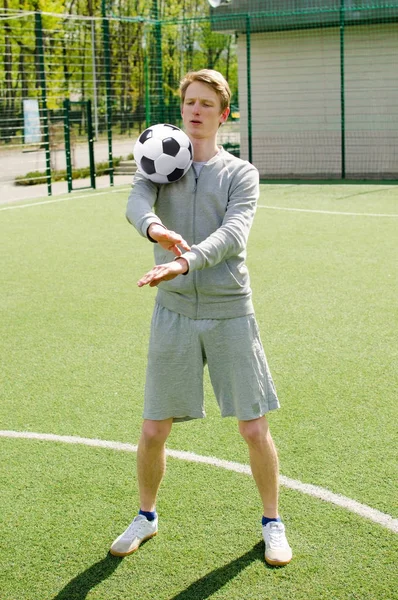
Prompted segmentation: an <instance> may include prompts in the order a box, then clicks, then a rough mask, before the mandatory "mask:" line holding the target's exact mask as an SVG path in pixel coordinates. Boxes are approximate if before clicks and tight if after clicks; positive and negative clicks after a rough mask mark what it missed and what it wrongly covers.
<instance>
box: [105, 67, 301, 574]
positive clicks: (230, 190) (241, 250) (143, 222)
mask: <svg viewBox="0 0 398 600" xmlns="http://www.w3.org/2000/svg"><path fill="white" fill-rule="evenodd" d="M180 91H181V100H182V104H181V113H182V118H183V123H184V128H185V131H186V133H187V134H188V136H189V137H190V139H191V142H192V145H193V150H194V163H193V165H192V167H191V169H190V170H189V171H188V172H187V174H186V175H185V176H184V177H183V178H182V179H180V180H179V181H178V182H176V183H171V184H166V185H157V184H154V183H152V182H150V181H149V180H148V179H145V178H144V177H143V176H142V175H141V174H140V173H138V174H137V175H136V177H135V180H134V186H133V188H132V191H131V193H130V197H129V200H128V205H127V219H128V220H129V222H130V223H132V224H133V225H134V226H135V227H136V229H137V230H138V232H139V233H140V234H141V235H142V236H144V237H147V238H148V239H149V240H151V241H152V242H154V243H155V244H156V246H154V251H155V262H156V266H154V267H153V269H151V270H150V271H149V272H148V273H146V275H144V276H143V277H142V278H141V279H140V280H139V281H138V286H140V287H142V286H145V285H149V286H151V287H153V286H158V291H157V296H156V303H155V310H154V314H153V318H152V326H151V336H150V342H149V355H148V368H147V379H146V386H145V401H144V415H143V416H144V422H143V426H142V434H141V438H140V441H139V445H138V453H137V473H138V486H139V495H140V511H139V514H138V515H137V516H136V517H135V519H134V520H133V522H132V523H131V524H130V525H129V527H128V528H127V529H126V531H124V532H123V533H122V534H121V535H120V536H119V537H118V538H117V539H116V540H115V541H114V542H113V544H112V547H111V550H110V551H111V553H112V554H113V555H116V556H126V555H127V554H131V553H132V552H134V551H135V550H137V548H138V547H139V545H140V543H141V542H142V541H144V540H146V539H148V538H150V537H152V536H154V535H156V533H157V529H158V517H157V513H156V497H157V492H158V489H159V486H160V483H161V480H162V477H163V475H164V472H165V467H166V464H165V442H166V439H167V437H168V435H169V433H170V431H171V427H172V424H173V422H177V421H186V420H189V419H196V418H202V417H204V416H205V413H204V407H203V369H204V365H205V364H207V365H208V369H209V374H210V378H211V382H212V385H213V389H214V393H215V396H216V398H217V401H218V404H219V407H220V411H221V415H222V416H223V417H227V416H234V417H236V418H237V420H238V425H239V431H240V433H241V435H242V436H243V438H244V440H245V441H246V442H247V444H248V449H249V458H250V465H251V469H252V473H253V477H254V480H255V483H256V485H257V488H258V491H259V494H260V497H261V500H262V504H263V519H262V525H263V536H264V541H265V560H266V561H267V563H269V564H271V565H285V564H287V563H289V562H290V560H291V558H292V551H291V549H290V546H289V544H288V542H287V540H286V537H285V529H284V525H283V523H282V522H281V520H280V518H279V513H278V457H277V453H276V449H275V446H274V443H273V441H272V438H271V434H270V431H269V427H268V423H267V420H266V417H265V414H266V413H267V412H268V411H270V410H273V409H276V408H278V406H279V403H278V398H277V396H276V391H275V387H274V384H273V381H272V378H271V374H270V372H269V369H268V365H267V361H266V357H265V355H264V351H263V348H262V345H261V341H260V337H259V333H258V328H257V324H256V320H255V317H254V309H253V304H252V299H251V289H250V283H249V275H248V271H247V267H246V265H245V258H246V245H247V239H248V235H249V231H250V228H251V225H252V221H253V217H254V213H255V209H256V202H257V199H258V195H259V177H258V172H257V169H256V168H255V167H254V166H253V165H251V164H250V163H248V162H246V161H243V160H240V159H238V158H236V157H234V156H232V155H231V154H229V153H228V152H226V151H225V150H224V149H222V148H219V147H218V146H217V131H218V128H219V126H220V125H222V123H224V122H225V121H226V120H227V118H228V115H229V111H230V109H229V103H230V90H229V86H228V84H227V82H226V81H225V79H224V78H223V76H222V75H221V74H220V73H218V72H217V71H212V70H208V69H204V70H201V71H197V72H191V73H188V74H187V75H186V76H185V78H184V79H183V80H182V82H181V88H180ZM176 232H177V233H176Z"/></svg>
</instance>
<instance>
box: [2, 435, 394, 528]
mask: <svg viewBox="0 0 398 600" xmlns="http://www.w3.org/2000/svg"><path fill="white" fill-rule="evenodd" d="M0 437H4V438H23V439H31V440H42V441H48V442H62V443H64V444H81V445H83V446H93V447H94V448H107V449H109V450H118V451H121V452H137V446H136V445H134V444H127V443H122V442H112V441H108V440H98V439H91V438H82V437H77V436H69V435H55V434H52V433H35V432H31V431H0ZM166 454H167V456H170V457H171V458H177V459H179V460H186V461H189V462H194V463H202V464H206V465H211V466H212V467H218V468H220V469H226V470H227V471H234V472H235V473H243V474H245V475H251V470H250V467H249V466H248V465H244V464H241V463H237V462H232V461H228V460H221V459H219V458H215V457H213V456H201V455H200V454H195V453H193V452H183V451H180V450H169V449H167V450H166ZM280 484H281V485H283V486H284V487H287V488H289V489H291V490H295V491H297V492H301V493H302V494H307V495H308V496H312V497H313V498H319V499H320V500H324V501H325V502H329V503H330V504H335V505H336V506H339V507H340V508H344V509H345V510H349V511H350V512H353V513H355V514H357V515H359V516H361V517H363V518H364V519H368V520H369V521H373V522H374V523H378V524H379V525H381V526H382V527H385V528H386V529H389V530H390V531H393V532H395V533H398V519H394V518H393V517H391V515H388V514H386V513H383V512H380V511H379V510H376V509H374V508H371V507H370V506H367V505H366V504H361V503H360V502H356V500H351V498H347V497H346V496H341V495H340V494H334V493H333V492H330V491H329V490H327V489H325V488H322V487H319V486H317V485H311V484H307V483H302V482H301V481H297V480H296V479H290V478H289V477H285V476H283V475H281V476H280Z"/></svg>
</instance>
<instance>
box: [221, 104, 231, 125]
mask: <svg viewBox="0 0 398 600" xmlns="http://www.w3.org/2000/svg"><path fill="white" fill-rule="evenodd" d="M230 112H231V109H230V108H229V106H227V108H226V109H225V110H223V111H222V113H221V115H220V123H225V121H226V120H227V119H228V117H229V113H230Z"/></svg>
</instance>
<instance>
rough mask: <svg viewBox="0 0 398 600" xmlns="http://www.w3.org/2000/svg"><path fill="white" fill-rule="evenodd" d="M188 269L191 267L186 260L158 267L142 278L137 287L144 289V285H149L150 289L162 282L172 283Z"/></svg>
mask: <svg viewBox="0 0 398 600" xmlns="http://www.w3.org/2000/svg"><path fill="white" fill-rule="evenodd" d="M151 237H152V236H151ZM188 269H189V265H188V262H187V261H186V260H185V258H180V259H179V260H173V261H172V262H169V263H166V264H164V265H156V266H155V267H153V269H151V270H150V271H149V272H148V273H147V274H146V275H144V276H143V277H141V279H140V280H139V281H137V285H138V287H143V286H144V285H148V284H149V287H155V286H156V285H158V283H160V282H161V281H170V280H171V279H174V278H175V277H177V276H178V275H183V274H184V273H186V272H187V271H188Z"/></svg>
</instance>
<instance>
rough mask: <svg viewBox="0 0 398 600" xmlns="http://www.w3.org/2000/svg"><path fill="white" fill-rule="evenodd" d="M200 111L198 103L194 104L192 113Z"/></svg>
mask: <svg viewBox="0 0 398 600" xmlns="http://www.w3.org/2000/svg"><path fill="white" fill-rule="evenodd" d="M199 109H200V103H199V102H198V101H197V102H195V104H194V105H193V112H194V113H198V112H199Z"/></svg>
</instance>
